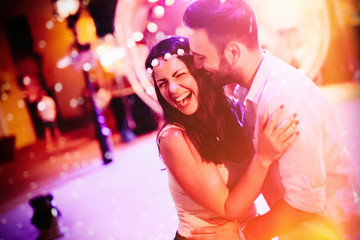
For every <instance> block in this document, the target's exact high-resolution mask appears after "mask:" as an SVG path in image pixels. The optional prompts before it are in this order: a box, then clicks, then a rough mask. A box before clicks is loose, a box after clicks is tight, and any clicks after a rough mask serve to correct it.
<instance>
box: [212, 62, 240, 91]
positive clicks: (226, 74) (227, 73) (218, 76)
mask: <svg viewBox="0 0 360 240" xmlns="http://www.w3.org/2000/svg"><path fill="white" fill-rule="evenodd" d="M212 74H213V75H214V79H213V80H214V83H215V84H216V85H219V86H225V85H227V84H231V83H236V82H237V78H236V74H235V71H234V68H233V66H231V65H230V64H229V63H228V62H227V61H226V59H225V58H224V57H221V59H220V64H219V69H218V70H217V71H214V72H213V73H212Z"/></svg>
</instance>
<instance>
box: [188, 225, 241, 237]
mask: <svg viewBox="0 0 360 240" xmlns="http://www.w3.org/2000/svg"><path fill="white" fill-rule="evenodd" d="M240 225H241V223H238V222H229V223H225V224H223V225H221V226H216V227H201V228H197V229H194V230H193V231H191V235H190V236H189V238H188V239H189V240H224V239H226V240H239V239H240V237H239V234H238V229H239V228H240Z"/></svg>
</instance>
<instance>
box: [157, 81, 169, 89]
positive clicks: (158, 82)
mask: <svg viewBox="0 0 360 240" xmlns="http://www.w3.org/2000/svg"><path fill="white" fill-rule="evenodd" d="M166 83H167V81H166V80H165V79H161V80H158V81H157V82H156V84H157V85H158V87H159V88H161V87H163V86H165V84H166Z"/></svg>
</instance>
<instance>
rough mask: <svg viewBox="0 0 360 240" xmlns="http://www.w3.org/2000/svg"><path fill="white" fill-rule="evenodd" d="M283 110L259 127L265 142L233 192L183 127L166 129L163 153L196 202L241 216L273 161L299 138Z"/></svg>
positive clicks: (233, 216)
mask: <svg viewBox="0 0 360 240" xmlns="http://www.w3.org/2000/svg"><path fill="white" fill-rule="evenodd" d="M280 114H281V110H278V111H277V112H276V113H275V114H274V116H273V117H272V118H271V119H267V118H264V119H263V122H262V123H261V124H262V126H261V131H259V141H261V144H262V145H259V149H258V152H257V154H255V156H254V158H253V160H252V162H251V164H250V166H249V168H248V170H247V172H246V173H245V175H244V176H243V178H242V179H241V180H240V181H239V183H238V184H237V185H236V186H235V188H234V189H233V190H232V191H231V192H229V189H228V188H227V186H226V183H225V182H224V181H223V179H222V178H221V176H220V174H219V172H218V169H217V167H216V166H215V164H213V163H207V162H205V161H203V159H202V158H201V156H200V154H199V153H198V151H197V150H196V148H195V146H194V145H193V144H192V142H191V141H190V139H189V138H188V136H187V135H186V133H185V132H183V131H182V130H180V129H171V128H170V129H168V130H166V131H165V132H164V134H163V135H162V138H161V141H160V143H159V148H160V153H161V155H162V158H163V160H164V163H165V164H166V166H167V167H168V169H169V171H170V172H171V174H172V175H173V176H174V178H175V179H176V181H177V182H178V183H179V185H180V186H181V187H182V188H183V189H184V191H185V192H186V193H187V194H189V196H190V197H191V198H192V199H193V200H194V201H195V202H197V203H198V204H200V205H202V206H203V207H205V208H207V209H209V210H211V211H213V212H215V213H216V214H218V215H220V216H222V217H225V218H229V219H237V218H239V217H241V215H242V214H244V213H245V211H246V210H247V209H248V208H249V207H250V206H251V204H252V203H253V202H254V200H255V199H256V197H257V196H258V195H259V193H260V189H261V186H262V184H263V181H264V179H265V177H266V174H267V171H268V169H269V166H270V165H271V163H272V161H273V160H275V159H276V158H278V157H279V154H281V153H282V152H283V151H284V150H285V149H286V148H287V147H288V146H290V144H291V143H292V141H294V139H295V136H296V134H295V130H294V129H295V127H294V123H295V119H294V117H290V118H288V119H287V121H286V122H284V123H282V124H280V125H279V124H278V119H279V116H280ZM279 126H281V127H279Z"/></svg>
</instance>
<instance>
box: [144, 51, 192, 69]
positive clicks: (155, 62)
mask: <svg viewBox="0 0 360 240" xmlns="http://www.w3.org/2000/svg"><path fill="white" fill-rule="evenodd" d="M184 55H185V51H184V49H182V48H179V49H178V50H177V51H176V53H174V54H171V53H169V52H168V53H165V54H164V57H163V58H162V59H163V60H165V61H168V60H169V59H170V58H172V57H179V56H184ZM159 58H161V57H157V58H154V59H153V60H152V61H151V67H148V68H147V69H146V71H147V73H148V74H150V75H151V74H152V73H153V69H154V67H156V66H158V65H159V63H160V61H159Z"/></svg>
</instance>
